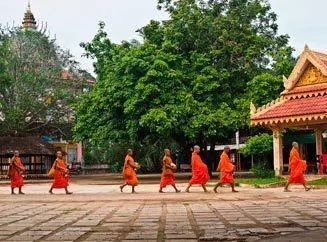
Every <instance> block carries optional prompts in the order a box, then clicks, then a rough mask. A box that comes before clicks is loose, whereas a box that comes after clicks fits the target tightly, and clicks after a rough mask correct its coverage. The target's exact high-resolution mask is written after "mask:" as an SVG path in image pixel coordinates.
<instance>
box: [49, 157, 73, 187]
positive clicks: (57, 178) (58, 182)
mask: <svg viewBox="0 0 327 242" xmlns="http://www.w3.org/2000/svg"><path fill="white" fill-rule="evenodd" d="M53 167H54V169H55V171H56V172H55V174H54V180H53V183H52V186H51V187H52V188H66V187H68V185H69V184H68V180H69V178H68V169H67V164H66V162H65V161H64V160H59V159H56V161H55V162H54V164H53Z"/></svg>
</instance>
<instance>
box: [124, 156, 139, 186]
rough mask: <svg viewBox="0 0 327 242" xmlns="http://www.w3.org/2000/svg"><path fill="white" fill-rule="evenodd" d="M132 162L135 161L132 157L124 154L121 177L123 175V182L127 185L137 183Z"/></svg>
mask: <svg viewBox="0 0 327 242" xmlns="http://www.w3.org/2000/svg"><path fill="white" fill-rule="evenodd" d="M134 164H135V161H134V159H133V157H132V156H130V155H126V157H125V163H124V168H123V177H124V180H125V183H126V184H127V185H131V186H137V185H138V180H137V176H136V172H135V170H134Z"/></svg>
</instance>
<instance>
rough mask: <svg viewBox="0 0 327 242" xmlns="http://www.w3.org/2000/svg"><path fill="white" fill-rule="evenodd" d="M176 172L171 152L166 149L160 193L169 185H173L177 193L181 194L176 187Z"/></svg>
mask: <svg viewBox="0 0 327 242" xmlns="http://www.w3.org/2000/svg"><path fill="white" fill-rule="evenodd" d="M175 170H176V165H175V164H174V163H173V161H172V159H171V156H170V150H169V149H165V156H164V158H163V165H162V174H161V180H160V189H159V192H160V193H163V191H162V189H163V188H165V187H166V186H168V185H171V186H172V187H173V188H174V189H175V191H176V192H181V191H180V190H178V189H177V188H176V185H175V176H174V172H175Z"/></svg>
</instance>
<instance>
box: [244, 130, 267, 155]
mask: <svg viewBox="0 0 327 242" xmlns="http://www.w3.org/2000/svg"><path fill="white" fill-rule="evenodd" d="M272 150H273V139H272V136H271V135H269V134H267V133H263V134H260V135H256V136H253V137H251V138H250V139H249V140H248V141H247V142H246V145H245V147H244V148H242V153H243V154H244V155H262V154H267V153H270V152H272Z"/></svg>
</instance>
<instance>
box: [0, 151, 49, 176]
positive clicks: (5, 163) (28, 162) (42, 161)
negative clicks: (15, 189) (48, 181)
mask: <svg viewBox="0 0 327 242" xmlns="http://www.w3.org/2000/svg"><path fill="white" fill-rule="evenodd" d="M21 158H22V162H23V164H24V167H25V174H27V175H28V174H46V173H47V172H48V171H49V169H50V168H51V166H52V163H53V161H54V157H53V156H43V155H41V156H40V155H33V156H22V157H21ZM8 169H9V158H8V157H0V174H1V175H6V174H7V172H8Z"/></svg>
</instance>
